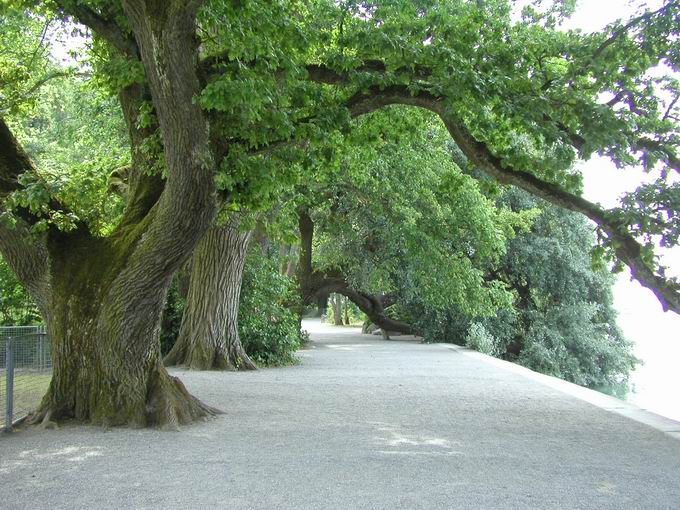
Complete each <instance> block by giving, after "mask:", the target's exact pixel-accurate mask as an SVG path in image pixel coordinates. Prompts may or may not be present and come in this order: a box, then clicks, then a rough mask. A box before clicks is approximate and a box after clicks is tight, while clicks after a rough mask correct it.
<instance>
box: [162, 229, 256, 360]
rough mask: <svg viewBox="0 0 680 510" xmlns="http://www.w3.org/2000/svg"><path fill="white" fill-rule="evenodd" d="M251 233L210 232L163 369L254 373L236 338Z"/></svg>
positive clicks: (197, 255) (200, 248) (201, 245)
mask: <svg viewBox="0 0 680 510" xmlns="http://www.w3.org/2000/svg"><path fill="white" fill-rule="evenodd" d="M250 238H251V233H250V232H241V231H239V228H238V221H237V220H235V221H232V222H230V223H229V224H228V225H226V226H223V227H214V228H212V229H210V230H209V231H208V233H207V234H206V236H205V237H204V238H203V239H202V240H201V242H200V243H199V244H198V246H197V247H196V251H195V252H194V255H193V259H192V271H191V280H190V283H189V293H188V296H187V304H186V308H185V309H184V315H183V316H182V325H181V326H180V331H179V336H178V338H177V342H176V343H175V345H174V346H173V348H172V350H171V351H170V352H169V353H168V355H167V356H166V357H165V364H166V365H184V366H186V367H188V368H191V369H195V370H211V369H218V370H219V369H228V370H235V369H244V368H245V369H255V368H257V366H256V365H255V363H253V361H252V360H251V359H250V358H249V357H248V355H247V354H246V352H245V350H244V349H243V346H242V345H241V338H240V337H239V333H238V310H239V301H240V294H241V283H242V281H243V267H244V265H245V259H246V254H247V251H248V244H249V241H250Z"/></svg>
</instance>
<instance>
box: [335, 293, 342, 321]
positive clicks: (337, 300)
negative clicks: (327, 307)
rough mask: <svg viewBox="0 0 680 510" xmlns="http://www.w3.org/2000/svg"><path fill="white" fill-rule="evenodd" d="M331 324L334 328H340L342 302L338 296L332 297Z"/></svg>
mask: <svg viewBox="0 0 680 510" xmlns="http://www.w3.org/2000/svg"><path fill="white" fill-rule="evenodd" d="M333 322H334V323H335V325H336V326H342V325H343V323H342V301H341V298H340V294H335V296H334V297H333Z"/></svg>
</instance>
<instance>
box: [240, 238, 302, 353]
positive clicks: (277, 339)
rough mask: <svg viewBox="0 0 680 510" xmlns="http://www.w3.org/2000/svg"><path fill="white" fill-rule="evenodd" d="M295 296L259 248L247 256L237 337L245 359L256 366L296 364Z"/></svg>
mask: <svg viewBox="0 0 680 510" xmlns="http://www.w3.org/2000/svg"><path fill="white" fill-rule="evenodd" d="M297 300H298V294H297V291H296V287H295V284H294V283H293V281H292V280H291V279H290V278H288V277H287V276H285V275H282V274H280V273H279V271H278V264H277V263H276V261H275V260H273V259H269V258H267V257H265V256H264V255H263V254H262V251H261V249H260V247H259V246H255V247H253V249H251V251H250V253H249V254H248V259H247V261H246V267H245V271H244V274H243V288H242V290H241V307H240V309H239V333H240V335H241V342H242V343H243V347H244V348H245V350H246V352H247V353H248V355H249V356H250V357H251V358H253V360H255V361H256V362H257V363H258V364H261V365H266V366H271V365H285V364H291V363H296V362H297V358H296V357H295V351H296V350H298V349H299V348H300V347H301V346H302V338H301V334H300V323H299V318H298V316H297V314H296V313H295V311H294V305H295V304H296V303H297Z"/></svg>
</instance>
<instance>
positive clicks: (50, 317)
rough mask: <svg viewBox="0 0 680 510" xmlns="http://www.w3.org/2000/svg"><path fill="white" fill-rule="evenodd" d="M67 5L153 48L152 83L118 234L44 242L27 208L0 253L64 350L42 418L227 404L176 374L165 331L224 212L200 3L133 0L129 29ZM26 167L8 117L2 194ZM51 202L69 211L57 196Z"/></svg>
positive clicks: (126, 48)
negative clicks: (202, 58) (160, 172)
mask: <svg viewBox="0 0 680 510" xmlns="http://www.w3.org/2000/svg"><path fill="white" fill-rule="evenodd" d="M66 7H68V8H70V7H72V8H73V9H74V12H70V11H69V12H68V13H69V14H74V15H75V16H77V17H78V18H79V20H80V21H82V22H83V23H85V24H87V25H88V26H90V28H92V29H93V30H95V31H96V32H97V33H98V35H99V36H101V37H103V38H105V39H106V40H107V41H108V42H109V43H111V45H112V47H114V48H116V49H117V50H119V51H120V52H121V53H122V54H123V55H125V56H126V57H129V58H131V59H137V58H139V57H140V56H141V58H142V61H143V64H144V69H145V76H146V78H147V79H148V88H147V87H146V86H143V85H132V86H130V87H127V88H126V90H124V91H122V93H121V96H120V97H121V104H122V106H123V114H124V117H125V120H126V122H127V125H128V129H129V130H130V142H131V146H132V156H133V167H134V168H133V169H132V179H131V182H130V183H129V185H130V190H129V195H130V196H129V197H128V207H127V209H126V211H125V214H124V218H123V219H122V221H121V223H120V225H119V226H118V228H117V229H116V230H115V231H114V233H113V234H112V235H111V236H109V237H107V238H100V237H97V236H94V235H92V234H91V233H90V232H89V231H88V229H87V226H86V225H84V224H82V223H80V224H78V225H77V227H76V228H75V229H74V230H72V231H71V232H61V231H59V230H57V229H56V228H55V227H54V226H50V228H49V231H48V233H47V235H43V236H42V237H39V238H35V237H32V236H31V235H29V234H28V232H29V228H30V226H31V225H33V224H35V223H36V222H37V221H40V219H41V218H39V217H36V216H35V215H34V214H33V213H31V212H30V211H28V210H20V211H18V213H17V227H16V228H11V227H10V226H8V225H7V224H6V223H4V222H0V250H1V251H2V253H3V255H4V256H5V257H6V259H7V261H8V263H9V264H10V266H11V267H12V269H13V270H14V271H15V272H16V274H17V276H18V277H19V278H20V280H21V281H22V283H23V284H24V285H25V286H26V288H27V289H28V290H29V292H30V293H31V295H32V296H33V298H34V299H35V301H36V303H37V304H38V306H39V307H40V310H41V312H42V314H43V317H44V319H45V321H46V324H47V329H48V332H49V335H50V338H51V341H52V346H53V351H52V352H53V354H52V355H53V365H54V374H53V378H52V382H51V383H50V387H49V389H48V392H47V394H46V395H45V397H44V398H43V401H42V403H41V405H40V407H39V409H38V411H37V412H36V414H35V415H34V416H33V419H34V420H35V421H37V420H39V419H47V420H54V419H69V418H75V419H77V420H80V421H84V422H89V423H93V424H101V425H132V426H146V425H159V426H162V427H167V428H174V427H176V426H177V425H179V424H182V423H188V422H190V421H193V420H195V419H197V418H199V417H202V416H206V415H209V414H212V413H214V412H215V410H214V409H212V408H210V407H208V406H206V405H204V404H202V403H201V402H199V401H198V400H197V399H196V398H194V397H192V396H191V395H189V393H188V392H187V391H186V389H185V388H184V386H183V385H182V383H181V382H180V381H179V380H177V379H176V378H173V377H171V376H170V375H169V374H168V373H167V371H166V370H165V368H164V366H163V364H162V362H161V357H160V344H159V338H158V337H159V332H160V318H161V310H162V306H163V303H164V301H165V298H166V294H167V290H168V287H169V285H170V280H171V278H172V275H173V273H174V272H175V271H176V270H177V269H178V268H179V267H180V266H181V264H182V263H183V262H184V261H185V260H186V259H187V257H188V256H189V255H190V254H191V252H192V251H193V249H194V247H195V246H196V244H197V243H198V241H199V240H200V239H201V237H202V236H203V234H204V233H205V232H206V231H207V230H208V228H209V227H210V225H212V223H213V221H214V218H215V213H216V190H215V183H214V180H213V175H214V171H215V169H216V162H215V160H214V155H213V150H212V146H211V142H210V133H209V126H208V123H207V121H206V119H205V117H204V115H203V113H202V111H201V110H200V108H199V107H198V106H197V105H196V104H195V102H194V98H195V97H196V96H197V95H198V93H199V92H200V84H199V80H198V76H197V65H198V48H197V41H196V37H195V32H196V18H195V16H196V11H197V9H198V7H199V3H196V2H189V3H186V2H184V1H180V0H168V1H166V2H152V1H150V0H149V1H144V0H135V1H132V0H129V1H128V0H124V1H123V7H124V10H125V14H126V16H127V22H128V23H129V25H128V24H126V28H125V29H121V28H120V26H119V25H118V22H117V21H116V20H115V19H113V18H106V17H104V16H103V15H100V14H98V13H96V12H94V11H92V10H90V9H89V8H88V7H86V6H84V5H81V4H77V5H76V4H73V5H72V4H71V3H68V5H66ZM66 7H65V8H66ZM128 27H129V28H131V29H132V32H133V33H134V39H133V38H132V37H131V36H130V35H129V32H128ZM149 99H152V100H153V105H154V107H155V112H156V114H157V119H158V128H159V129H160V131H161V134H162V139H163V142H164V146H163V150H164V155H165V161H166V163H167V172H166V180H165V183H162V182H160V180H159V179H158V178H157V177H149V176H148V172H146V170H148V168H149V167H150V165H149V162H148V161H145V160H144V159H145V156H144V154H145V152H144V151H141V150H139V144H140V143H141V141H142V140H144V139H145V138H146V137H148V136H149V135H151V134H152V131H153V130H154V129H155V127H154V128H153V129H149V128H146V129H140V128H139V127H138V124H137V114H138V112H139V109H140V105H141V101H147V100H149ZM23 173H33V174H35V173H36V170H35V168H34V167H33V165H32V162H31V161H30V159H29V158H28V156H27V155H26V153H25V152H24V150H23V149H22V148H21V146H20V145H19V144H18V142H17V141H16V139H15V138H14V137H13V136H12V134H11V132H10V130H9V129H8V128H7V125H6V124H5V123H4V122H3V120H2V119H1V118H0V198H4V196H6V194H8V193H10V192H12V191H14V190H16V189H20V188H21V184H20V181H19V178H18V177H19V176H20V175H21V174H23ZM49 205H50V207H51V208H52V209H54V210H61V211H66V209H65V208H64V207H63V205H61V204H59V203H58V202H57V201H56V199H53V200H52V201H51V203H50V204H49ZM1 208H2V204H1V203H0V209H1ZM66 212H68V211H66Z"/></svg>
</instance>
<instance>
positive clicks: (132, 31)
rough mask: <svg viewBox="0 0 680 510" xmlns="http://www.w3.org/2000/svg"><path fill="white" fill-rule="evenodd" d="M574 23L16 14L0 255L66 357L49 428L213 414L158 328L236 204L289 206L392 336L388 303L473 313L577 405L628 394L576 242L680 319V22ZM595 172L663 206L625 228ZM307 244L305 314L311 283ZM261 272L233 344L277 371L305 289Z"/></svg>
mask: <svg viewBox="0 0 680 510" xmlns="http://www.w3.org/2000/svg"><path fill="white" fill-rule="evenodd" d="M574 5H575V4H574V2H573V1H572V0H568V1H567V0H556V1H554V2H549V1H542V0H537V1H535V2H532V3H531V4H530V6H527V7H526V8H524V9H523V10H522V12H521V13H518V12H516V11H517V9H516V2H512V1H508V0H485V1H473V0H418V1H412V0H391V1H342V2H338V1H336V0H311V1H306V0H293V1H274V2H272V1H270V0H251V1H248V2H243V1H239V2H233V1H230V0H205V1H198V2H186V1H183V0H167V1H163V2H158V1H151V0H135V1H134V2H133V1H127V0H126V1H122V2H117V1H116V2H104V1H101V0H50V1H48V2H33V1H25V0H8V1H6V2H3V3H2V5H1V6H0V28H2V37H0V103H1V104H0V251H1V252H2V255H3V257H4V258H5V260H6V261H7V263H8V264H9V265H10V266H11V267H12V269H13V271H14V272H15V273H16V275H17V276H18V277H19V279H20V280H21V282H22V283H23V284H24V285H25V287H26V289H27V290H28V291H29V292H30V293H31V295H32V297H33V298H34V300H35V302H36V304H37V306H38V307H39V308H40V310H41V313H42V315H43V316H44V317H45V318H46V319H47V320H48V329H49V330H50V334H51V336H52V341H53V342H54V344H55V348H54V349H53V350H52V352H53V353H54V356H55V360H54V363H55V382H54V383H53V384H52V385H51V386H50V390H49V394H48V395H47V397H46V398H45V399H44V401H43V405H42V406H41V410H40V414H41V416H40V418H41V419H42V418H45V419H47V420H49V419H51V418H54V419H70V418H76V419H79V420H82V421H88V422H92V423H98V424H105V425H111V424H114V425H115V424H130V425H135V426H138V425H148V424H157V425H162V426H170V427H172V426H176V425H177V424H180V423H187V422H190V421H193V420H194V419H196V418H198V417H201V416H205V415H207V414H211V413H212V412H213V411H212V410H211V409H209V408H208V407H207V406H205V405H203V404H202V403H200V402H199V401H198V400H197V399H193V398H190V397H189V396H188V395H187V394H186V391H185V390H183V388H181V387H180V386H179V383H178V382H177V381H175V380H174V379H172V378H170V377H169V376H168V374H167V372H166V371H165V370H164V368H163V365H162V364H161V363H160V360H159V359H158V357H159V352H158V351H159V349H158V335H157V333H158V330H159V327H160V315H161V313H160V312H161V310H162V307H163V300H164V299H165V297H166V295H167V290H168V288H169V286H170V283H171V280H172V278H173V274H174V273H176V272H177V271H178V270H179V269H180V267H182V265H183V264H184V262H185V261H186V260H187V259H188V258H189V257H190V256H191V253H192V250H194V248H195V247H196V246H197V245H198V244H199V243H200V242H201V239H202V238H204V235H205V233H206V232H208V231H209V229H211V227H213V226H214V225H215V219H216V217H217V216H218V212H219V211H220V210H222V208H223V207H224V206H225V204H228V203H230V202H231V203H235V205H237V206H239V207H242V208H244V209H248V210H250V211H251V212H256V211H266V210H270V209H273V208H275V207H276V206H277V205H278V204H279V203H281V202H283V201H286V202H290V203H294V204H296V205H297V206H299V207H298V215H297V218H298V219H300V225H305V224H306V225H307V226H309V224H313V223H314V222H316V224H317V227H318V228H317V236H316V237H315V241H314V243H315V244H314V248H315V250H314V251H315V260H314V261H313V262H314V264H315V265H316V267H317V268H319V271H320V272H321V273H323V274H322V275H321V276H324V277H328V278H326V280H329V279H332V278H335V280H334V281H333V284H334V285H335V287H333V288H334V289H336V290H338V289H343V290H344V291H345V292H346V293H349V290H351V289H350V287H351V288H354V289H357V290H358V291H360V292H361V294H356V296H358V298H361V299H364V300H365V302H366V303H368V305H366V306H364V305H362V306H363V309H368V308H370V309H371V310H373V312H375V313H374V314H373V317H377V318H378V319H379V320H381V318H384V314H383V313H382V312H383V310H382V304H381V303H379V302H378V301H377V300H376V299H374V297H375V296H376V295H379V296H381V297H389V298H390V299H391V301H393V302H394V303H395V304H394V305H393V306H392V308H391V311H390V313H392V314H393V315H395V316H399V315H402V316H404V315H409V314H410V315H411V317H409V319H411V320H413V319H414V318H415V319H419V320H421V319H423V318H425V317H427V314H431V315H433V316H434V318H436V317H439V316H444V320H443V324H444V326H443V327H448V325H449V324H451V323H452V322H454V319H455V318H456V317H459V316H462V317H464V318H465V320H466V321H468V322H467V323H466V322H465V321H459V320H457V319H455V322H458V323H460V324H462V326H459V327H462V331H461V335H460V338H468V341H469V344H470V345H477V346H478V347H479V348H481V349H485V350H488V351H489V352H496V353H499V354H502V355H504V356H507V357H514V358H516V359H517V360H519V361H520V362H522V363H525V364H527V365H530V366H534V367H536V368H540V369H542V370H544V371H547V372H550V373H555V374H559V375H561V376H563V377H566V378H569V379H571V380H575V381H578V382H580V383H582V384H586V385H590V386H594V385H597V384H600V383H606V382H612V381H614V380H616V379H617V378H620V377H623V376H625V370H626V368H627V367H628V366H630V362H631V359H630V357H628V358H627V357H626V354H625V353H626V349H627V347H626V345H625V342H624V341H623V340H622V339H621V337H620V335H619V334H618V332H617V330H616V327H615V325H614V322H613V314H612V313H611V297H610V296H609V294H608V290H607V289H608V288H609V284H608V281H607V278H606V277H605V276H604V273H602V272H601V271H600V270H597V271H590V270H589V269H588V270H587V269H585V268H586V267H588V264H589V263H590V253H589V250H588V248H587V247H588V246H589V245H590V244H591V243H592V242H596V243H597V244H598V250H597V251H596V252H594V254H595V257H594V259H595V261H596V262H598V263H600V264H602V265H605V263H607V262H610V261H611V262H613V263H614V267H615V268H618V267H619V266H620V265H621V264H626V265H628V266H630V267H631V270H632V274H633V276H634V278H636V279H637V280H638V281H640V282H641V283H642V285H644V286H645V287H647V288H649V289H651V290H652V291H653V292H654V293H655V295H656V297H657V298H658V300H659V302H660V303H661V305H662V306H663V307H664V309H669V310H673V311H675V312H677V313H680V282H679V281H678V279H677V278H674V277H672V276H669V275H668V274H666V271H665V269H664V267H663V265H662V264H661V263H660V261H659V260H658V258H657V257H656V256H655V247H656V246H657V245H658V244H661V245H663V246H665V247H668V246H674V245H677V243H678V233H679V232H680V215H679V214H678V209H677V204H678V203H679V197H678V193H679V192H680V187H678V186H677V184H675V182H676V181H675V179H676V177H677V175H678V172H680V151H679V149H680V137H679V136H678V135H679V133H680V130H679V129H678V126H679V116H680V102H679V101H678V99H679V98H680V87H679V86H678V80H677V70H678V68H680V51H678V36H679V35H680V0H664V1H663V2H662V5H661V6H660V7H659V8H658V9H656V10H651V9H643V10H642V11H641V13H640V15H639V16H637V17H635V18H633V19H631V20H621V21H616V22H614V23H612V24H611V25H610V26H608V27H606V28H605V29H604V30H602V31H600V32H595V33H592V34H585V33H582V32H580V31H576V30H563V29H561V27H560V24H561V22H562V20H563V18H564V16H567V15H568V14H569V13H570V12H571V11H572V10H573V8H574ZM55 24H56V25H59V26H61V27H62V28H65V29H66V30H62V33H63V34H72V35H75V36H77V38H78V39H80V40H81V41H82V42H83V44H82V48H80V49H79V50H78V51H77V52H74V61H73V62H72V64H73V65H72V66H71V67H66V66H63V65H61V64H59V63H57V62H56V61H55V59H54V58H53V57H52V56H51V55H50V46H51V45H52V44H53V43H54V41H55V37H54V36H53V34H54V27H55ZM71 42H73V39H71ZM76 53H77V55H76ZM119 106H120V108H119ZM423 111H427V113H423ZM435 119H436V120H435ZM458 153H460V154H463V155H464V156H465V158H466V159H467V162H466V163H461V162H460V161H459V158H458V159H457V154H458ZM595 154H600V155H604V156H606V157H608V158H609V159H611V160H612V161H613V162H614V163H615V164H616V165H617V166H618V167H621V168H627V167H633V166H640V167H642V168H644V170H645V171H647V172H648V173H649V174H650V176H651V180H652V181H653V182H652V184H650V185H647V186H643V187H640V188H639V189H638V190H637V191H636V192H634V193H632V194H629V195H628V196H627V197H625V198H624V200H623V203H622V205H621V207H617V208H614V209H612V210H605V209H604V208H602V207H601V206H600V205H599V204H595V203H592V202H589V201H588V200H585V199H584V198H582V197H581V191H582V189H581V188H582V183H581V176H580V174H579V172H578V171H577V170H576V163H577V162H578V161H579V160H587V159H588V158H590V157H591V156H593V155H595ZM29 155H31V156H32V159H31V158H30V157H29ZM473 168H474V169H475V171H473V170H472V169H473ZM478 172H482V173H484V174H486V176H487V177H490V178H491V179H493V180H494V181H496V182H497V183H501V184H503V185H514V186H516V187H518V188H520V189H523V190H525V191H528V192H529V193H531V194H532V195H534V196H536V197H539V198H541V199H543V200H546V201H547V202H549V203H551V204H554V205H557V206H560V207H562V208H565V209H568V210H571V211H574V212H577V213H580V214H583V215H585V216H586V217H588V218H589V219H590V220H592V221H593V222H595V223H596V225H597V235H596V236H595V237H592V236H591V235H590V234H589V233H587V228H585V227H584V225H585V223H584V220H575V219H573V218H572V217H571V216H565V218H566V219H564V220H563V218H562V217H561V216H559V215H558V214H557V213H555V212H554V211H551V209H550V208H549V207H546V206H544V204H542V203H538V202H531V201H530V202H531V203H528V204H520V205H518V204H517V203H515V201H516V200H520V201H521V200H523V199H520V198H517V197H511V196H510V195H505V196H504V197H501V199H500V200H499V201H496V202H494V200H493V198H494V197H493V196H491V195H490V194H489V192H490V191H492V190H491V188H493V187H494V185H491V184H490V183H489V182H488V181H486V180H484V179H480V175H481V174H479V173H478ZM111 175H113V176H115V179H113V180H115V182H112V181H113V180H112V179H109V176H111ZM291 194H293V195H296V196H293V197H290V196H288V195H291ZM284 195H285V196H284ZM536 208H540V209H541V210H542V211H543V213H542V214H541V215H540V216H539V217H536V215H537V213H536V211H535V209H536ZM532 219H535V220H536V223H535V225H534V226H533V229H534V230H533V231H532V233H531V234H526V235H521V236H520V237H516V236H517V235H518V234H522V232H526V231H527V230H528V229H529V228H530V226H531V220H532ZM579 221H580V222H581V224H579V223H578V222H579ZM305 222H307V223H305ZM303 230H304V228H302V227H301V228H300V233H301V236H300V237H301V243H300V246H301V249H300V253H301V254H303V253H305V254H309V255H310V257H308V258H304V257H302V256H301V258H300V260H301V263H300V268H299V269H300V271H299V273H298V274H299V275H303V274H309V275H310V277H309V278H307V279H306V280H305V282H302V277H301V278H300V279H301V284H300V289H301V291H300V294H301V295H303V294H304V293H305V292H307V291H306V290H303V288H304V289H308V288H311V290H310V292H309V293H308V294H304V295H303V302H304V303H307V302H309V298H310V295H311V294H313V292H314V291H315V289H314V287H313V285H310V286H307V284H308V283H310V282H311V283H315V282H317V280H318V278H316V277H317V276H319V274H318V273H317V274H314V272H313V271H312V268H311V266H312V261H311V260H308V259H311V258H312V257H311V252H312V251H313V250H312V247H308V246H307V245H306V244H304V243H303V242H302V237H303V233H304V232H303ZM308 230H313V229H308ZM528 235H530V236H534V237H527V236H528ZM309 238H311V237H310V236H307V238H306V239H309ZM555 239H556V240H555ZM550 250H553V251H554V252H555V253H558V252H559V254H560V256H559V257H558V256H556V255H555V256H553V257H550V258H549V259H545V257H546V253H550ZM529 261H531V263H530V264H529ZM303 262H304V267H303V264H302V263H303ZM541 264H542V267H536V266H541ZM250 265H251V269H250V270H249V271H251V272H249V273H248V274H247V275H246V285H245V288H244V303H243V306H244V307H246V309H245V311H244V312H243V317H242V322H243V325H242V327H243V328H244V330H243V337H244V343H246V345H248V343H250V350H251V352H253V353H254V356H255V357H256V358H259V359H260V361H261V362H264V363H270V362H273V361H277V360H280V359H284V358H286V356H287V355H288V354H286V353H289V352H290V350H291V349H292V348H293V346H294V345H297V337H295V338H293V336H291V335H292V333H293V331H294V330H295V327H294V326H296V324H293V316H292V314H291V312H289V311H286V309H285V306H282V305H290V304H291V302H292V294H293V290H292V289H291V287H290V282H289V281H288V280H287V279H284V277H280V276H279V274H278V272H277V270H276V264H274V263H273V262H272V261H270V260H269V259H268V258H267V257H259V258H258V257H257V256H256V257H255V261H254V262H253V261H251V264H250ZM588 271H590V272H588ZM598 271H599V272H598ZM315 278H316V279H315ZM196 281H198V280H196ZM212 281H216V280H214V279H213V280H212ZM302 283H305V286H304V287H303V285H302ZM348 289H349V290H348ZM603 289H604V290H603ZM316 290H318V289H316ZM369 294H372V295H373V297H371V296H370V295H369ZM356 296H355V297H356ZM358 298H357V300H359V299H358ZM364 304H365V303H364ZM172 307H173V308H174V309H175V312H177V309H176V308H177V307H176V306H175V305H172ZM376 310H377V311H376ZM367 313H368V312H367ZM175 318H176V315H175ZM452 318H453V319H452ZM166 319H168V320H169V321H170V322H172V320H175V319H173V317H169V316H166ZM393 322H394V321H393ZM431 322H432V323H433V324H439V323H441V322H442V321H438V320H432V321H431ZM423 328H425V327H424V326H423ZM92 338H94V339H97V340H96V341H91V340H90V339H92ZM583 338H588V339H594V340H592V341H593V342H594V343H593V344H592V345H591V344H587V345H586V344H584V343H579V339H581V340H582V339H583ZM99 339H103V340H102V341H99ZM74 352H75V353H76V355H73V353H74ZM272 352H273V353H275V354H274V355H273V356H274V357H273V358H272V359H270V358H268V356H269V355H270V354H271V353H272ZM130 353H134V355H130ZM593 353H594V354H593ZM598 371H599V372H598ZM121 396H123V397H124V398H121ZM159 403H162V404H159Z"/></svg>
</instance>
